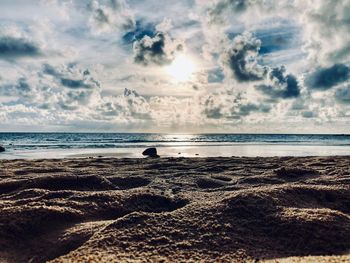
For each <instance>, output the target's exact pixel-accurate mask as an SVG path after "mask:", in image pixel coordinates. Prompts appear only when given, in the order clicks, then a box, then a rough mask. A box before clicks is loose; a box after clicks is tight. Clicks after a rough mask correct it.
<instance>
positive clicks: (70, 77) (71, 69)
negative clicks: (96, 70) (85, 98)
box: [42, 64, 100, 89]
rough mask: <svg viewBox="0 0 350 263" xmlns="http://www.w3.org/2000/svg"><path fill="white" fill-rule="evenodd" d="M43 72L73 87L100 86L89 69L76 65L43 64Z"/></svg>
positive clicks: (62, 83) (64, 84)
mask: <svg viewBox="0 0 350 263" xmlns="http://www.w3.org/2000/svg"><path fill="white" fill-rule="evenodd" d="M42 72H43V73H44V74H46V75H51V76H53V77H54V78H55V79H56V80H57V81H58V82H59V83H60V84H61V85H63V86H65V87H67V88H71V89H95V88H100V83H99V82H98V81H97V80H96V79H94V78H93V77H92V76H91V74H90V71H89V70H80V69H78V68H77V67H76V66H75V65H68V66H67V67H66V68H58V69H56V68H54V67H53V66H51V65H49V64H44V65H43V70H42Z"/></svg>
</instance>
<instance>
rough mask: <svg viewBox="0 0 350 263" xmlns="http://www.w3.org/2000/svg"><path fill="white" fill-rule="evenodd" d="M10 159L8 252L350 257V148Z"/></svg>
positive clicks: (0, 210) (116, 257) (4, 215)
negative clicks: (332, 152)
mask: <svg viewBox="0 0 350 263" xmlns="http://www.w3.org/2000/svg"><path fill="white" fill-rule="evenodd" d="M0 168H1V169H0V246H1V247H2V248H3V249H1V250H0V261H1V262H3V261H4V262H8V263H17V262H29V261H31V262H45V261H50V262H86V261H89V260H90V261H94V262H121V261H138V262H143V261H145V260H146V259H147V260H149V261H162V260H163V261H165V262H174V261H177V262H179V261H191V260H192V261H205V262H207V261H210V262H212V261H219V262H256V261H258V262H264V261H266V262H316V261H317V262H337V261H340V260H343V261H344V262H346V261H347V260H350V254H349V253H350V208H349V203H350V184H349V183H350V156H347V157H344V156H332V157H329V156H328V157H321V156H318V157H205V158H168V157H164V158H157V159H152V158H143V159H140V158H123V159H121V158H73V159H72V158H71V159H40V160H0Z"/></svg>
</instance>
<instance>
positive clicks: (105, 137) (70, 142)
mask: <svg viewBox="0 0 350 263" xmlns="http://www.w3.org/2000/svg"><path fill="white" fill-rule="evenodd" d="M0 144H1V145H3V146H4V147H5V148H6V151H5V152H4V153H0V159H22V158H24V159H36V158H65V157H67V158H68V157H87V156H115V157H121V158H122V157H127V158H129V157H130V158H131V157H143V156H142V154H141V153H142V151H143V149H145V148H147V147H157V149H158V152H159V154H160V155H161V156H168V157H171V156H172V157H209V156H210V157H216V156H327V155H350V135H300V134H298V135H296V134H144V133H0Z"/></svg>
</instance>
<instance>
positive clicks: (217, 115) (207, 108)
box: [203, 95, 224, 119]
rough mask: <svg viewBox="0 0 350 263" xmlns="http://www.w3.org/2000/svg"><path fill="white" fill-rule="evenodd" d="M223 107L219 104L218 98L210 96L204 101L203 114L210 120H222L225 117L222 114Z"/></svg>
mask: <svg viewBox="0 0 350 263" xmlns="http://www.w3.org/2000/svg"><path fill="white" fill-rule="evenodd" d="M222 107H223V105H221V103H220V102H218V100H217V97H216V96H214V95H210V96H208V97H207V98H206V100H205V101H204V111H203V113H204V114H205V116H206V117H207V118H209V119H221V118H222V117H223V116H224V115H223V113H222V112H221V109H222Z"/></svg>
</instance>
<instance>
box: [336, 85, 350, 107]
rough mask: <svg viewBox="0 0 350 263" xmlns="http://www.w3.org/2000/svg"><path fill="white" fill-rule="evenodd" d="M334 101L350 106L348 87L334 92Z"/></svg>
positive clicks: (349, 89) (349, 87)
mask: <svg viewBox="0 0 350 263" xmlns="http://www.w3.org/2000/svg"><path fill="white" fill-rule="evenodd" d="M335 99H336V100H337V101H338V102H339V103H342V104H349V105H350V86H347V87H343V88H340V89H338V90H337V91H336V92H335Z"/></svg>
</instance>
